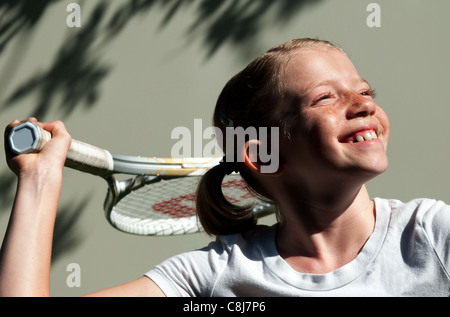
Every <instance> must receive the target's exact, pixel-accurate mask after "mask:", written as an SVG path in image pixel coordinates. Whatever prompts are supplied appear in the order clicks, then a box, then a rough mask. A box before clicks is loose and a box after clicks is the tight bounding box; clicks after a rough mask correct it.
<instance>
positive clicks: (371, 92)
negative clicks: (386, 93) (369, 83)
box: [361, 89, 376, 99]
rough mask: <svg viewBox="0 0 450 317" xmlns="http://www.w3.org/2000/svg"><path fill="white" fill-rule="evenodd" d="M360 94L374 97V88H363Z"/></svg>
mask: <svg viewBox="0 0 450 317" xmlns="http://www.w3.org/2000/svg"><path fill="white" fill-rule="evenodd" d="M361 95H362V96H368V97H371V98H372V99H375V96H376V93H375V89H367V90H364V91H363V92H361Z"/></svg>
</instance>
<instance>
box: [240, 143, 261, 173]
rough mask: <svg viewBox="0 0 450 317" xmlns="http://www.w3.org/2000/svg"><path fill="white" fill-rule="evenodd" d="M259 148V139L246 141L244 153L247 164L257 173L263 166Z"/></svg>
mask: <svg viewBox="0 0 450 317" xmlns="http://www.w3.org/2000/svg"><path fill="white" fill-rule="evenodd" d="M258 148H259V140H248V141H247V142H245V145H244V151H243V153H242V155H243V156H244V163H245V165H246V166H247V167H248V168H249V169H250V170H252V171H253V172H256V173H259V171H260V167H261V165H260V162H259V160H258Z"/></svg>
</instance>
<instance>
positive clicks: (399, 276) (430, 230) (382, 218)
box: [146, 198, 450, 297]
mask: <svg viewBox="0 0 450 317" xmlns="http://www.w3.org/2000/svg"><path fill="white" fill-rule="evenodd" d="M374 200H375V205H376V224H375V229H374V232H373V233H372V235H371V237H370V238H369V239H368V240H367V242H366V244H365V245H364V247H363V249H362V250H361V252H360V253H359V254H358V256H357V257H356V258H355V259H354V260H352V261H351V262H350V263H348V264H346V265H344V266H343V267H341V268H339V269H337V270H335V271H332V272H329V273H327V274H305V273H300V272H297V271H295V270H293V269H292V268H291V267H290V266H289V265H288V264H287V263H286V262H285V261H284V260H283V258H282V257H281V256H280V255H279V254H278V252H277V248H276V245H275V233H276V225H274V226H272V227H267V226H258V227H257V228H255V229H254V230H251V231H250V232H247V233H245V234H235V235H229V236H222V237H219V238H218V239H217V240H216V241H215V242H212V243H210V245H209V246H208V247H206V248H204V249H200V250H196V251H192V252H187V253H183V254H180V255H177V256H174V257H172V258H170V259H168V260H166V261H164V262H163V263H161V264H160V265H158V266H156V267H155V268H154V269H152V270H151V271H149V272H147V273H146V275H147V276H148V277H149V278H151V279H152V280H153V281H154V282H155V283H156V284H158V286H159V287H160V288H161V289H162V290H163V292H164V293H165V294H166V295H167V296H214V297H218V296H250V297H263V296H264V297H268V296H285V297H287V296H358V297H360V296H449V295H450V275H449V273H450V206H448V205H446V204H444V203H443V202H441V201H436V200H431V199H416V200H413V201H411V202H409V203H402V202H400V201H398V200H386V199H380V198H375V199H374Z"/></svg>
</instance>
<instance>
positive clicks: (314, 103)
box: [311, 92, 333, 106]
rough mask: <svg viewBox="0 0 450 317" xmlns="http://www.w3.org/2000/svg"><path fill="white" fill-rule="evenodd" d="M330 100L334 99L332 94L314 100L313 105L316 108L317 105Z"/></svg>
mask: <svg viewBox="0 0 450 317" xmlns="http://www.w3.org/2000/svg"><path fill="white" fill-rule="evenodd" d="M330 98H333V94H332V93H331V92H327V93H325V94H322V95H320V96H319V97H317V98H316V99H314V100H313V102H312V104H311V105H312V106H314V105H317V104H323V103H324V102H325V101H326V100H327V99H330Z"/></svg>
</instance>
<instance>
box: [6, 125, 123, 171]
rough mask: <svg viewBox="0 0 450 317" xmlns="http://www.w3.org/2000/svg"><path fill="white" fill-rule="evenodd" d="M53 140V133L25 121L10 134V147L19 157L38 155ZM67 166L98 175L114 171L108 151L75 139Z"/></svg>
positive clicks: (68, 155)
mask: <svg viewBox="0 0 450 317" xmlns="http://www.w3.org/2000/svg"><path fill="white" fill-rule="evenodd" d="M51 138H52V135H51V133H50V132H48V131H46V130H44V129H42V127H41V126H39V125H38V124H36V123H34V122H32V121H25V122H22V123H19V124H18V125H16V126H14V127H13V128H12V130H11V132H10V133H9V146H10V149H11V151H12V152H13V153H15V154H17V155H19V154H27V153H38V152H40V151H41V150H42V148H43V147H44V145H45V144H46V143H47V142H48V141H49V140H50V139H51ZM65 165H66V166H67V167H70V168H74V169H77V170H79V171H83V172H88V173H93V174H96V175H101V174H102V173H104V172H107V171H112V170H113V169H114V161H113V158H112V155H111V153H109V152H108V151H107V150H104V149H101V148H98V147H95V146H92V145H90V144H87V143H84V142H80V141H77V140H73V139H72V143H71V145H70V148H69V152H68V153H67V159H66V164H65Z"/></svg>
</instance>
